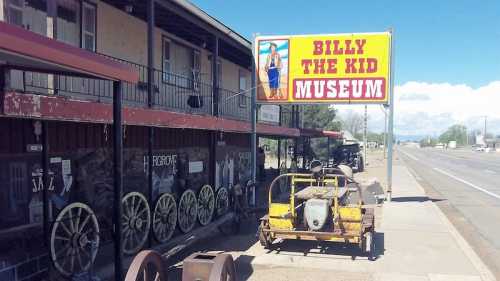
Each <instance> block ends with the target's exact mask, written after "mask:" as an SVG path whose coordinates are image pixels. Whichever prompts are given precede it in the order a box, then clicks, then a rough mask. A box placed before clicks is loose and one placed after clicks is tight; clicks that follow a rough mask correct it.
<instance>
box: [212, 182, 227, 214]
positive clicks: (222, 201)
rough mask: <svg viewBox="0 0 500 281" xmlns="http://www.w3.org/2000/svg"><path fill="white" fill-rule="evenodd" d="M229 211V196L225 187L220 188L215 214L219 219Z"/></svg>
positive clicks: (216, 199) (216, 198) (216, 197)
mask: <svg viewBox="0 0 500 281" xmlns="http://www.w3.org/2000/svg"><path fill="white" fill-rule="evenodd" d="M228 210H229V195H228V192H227V189H226V188H225V187H220V188H219V190H217V195H216V196H215V214H216V215H217V216H218V217H219V216H222V215H223V214H225V213H227V211H228Z"/></svg>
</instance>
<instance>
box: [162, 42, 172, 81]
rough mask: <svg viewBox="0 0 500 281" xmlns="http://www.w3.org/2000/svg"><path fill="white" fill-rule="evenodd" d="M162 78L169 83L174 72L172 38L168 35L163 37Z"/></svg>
mask: <svg viewBox="0 0 500 281" xmlns="http://www.w3.org/2000/svg"><path fill="white" fill-rule="evenodd" d="M162 42H163V43H162V72H163V75H162V78H163V82H166V83H169V82H170V81H171V79H170V73H171V72H172V69H171V68H172V64H171V60H170V40H168V39H167V38H166V37H163V40H162Z"/></svg>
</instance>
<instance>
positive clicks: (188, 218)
mask: <svg viewBox="0 0 500 281" xmlns="http://www.w3.org/2000/svg"><path fill="white" fill-rule="evenodd" d="M197 209H198V202H197V200H196V195H195V194H194V192H193V191H192V190H189V189H188V190H186V191H184V193H182V196H181V199H180V200H179V207H178V211H177V220H178V224H179V228H180V230H181V231H182V232H184V233H187V232H189V231H190V230H191V229H193V227H194V225H195V223H196V217H197Z"/></svg>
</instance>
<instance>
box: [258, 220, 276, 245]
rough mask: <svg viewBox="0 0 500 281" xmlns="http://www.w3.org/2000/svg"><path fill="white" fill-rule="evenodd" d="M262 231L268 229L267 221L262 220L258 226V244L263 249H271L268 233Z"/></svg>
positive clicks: (271, 242)
mask: <svg viewBox="0 0 500 281" xmlns="http://www.w3.org/2000/svg"><path fill="white" fill-rule="evenodd" d="M264 229H269V225H268V223H267V221H264V220H262V221H261V222H260V225H259V242H260V245H261V246H262V247H264V249H271V248H272V246H273V241H272V240H271V237H270V236H269V234H268V233H266V232H264Z"/></svg>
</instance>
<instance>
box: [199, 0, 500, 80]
mask: <svg viewBox="0 0 500 281" xmlns="http://www.w3.org/2000/svg"><path fill="white" fill-rule="evenodd" d="M193 3H195V4H196V5H198V6H199V7H200V8H202V9H203V10H205V11H207V12H208V13H209V14H210V15H212V16H214V17H216V18H218V19H219V20H221V21H222V22H224V23H225V24H227V25H228V26H230V27H231V28H233V29H234V30H235V31H237V32H239V33H240V34H242V35H243V36H245V37H247V38H252V34H253V33H256V32H258V33H260V34H262V35H273V34H311V33H343V32H373V31H384V30H387V28H389V27H393V28H394V30H395V44H396V49H395V50H396V55H395V59H396V60H395V62H396V68H395V71H396V74H395V78H396V84H404V83H405V82H408V81H425V82H429V83H451V84H467V85H468V86H471V87H474V88H476V87H480V86H483V85H486V84H488V83H489V82H491V81H494V80H500V79H499V75H500V1H498V0H497V1H494V0H446V1H437V0H436V1H431V0H417V1H395V0H393V1H389V0H378V1H377V0H371V1H370V0H366V1H332V0H325V1H298V0H288V1H285V0H274V1H229V0H195V1H193Z"/></svg>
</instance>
